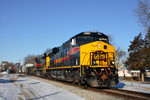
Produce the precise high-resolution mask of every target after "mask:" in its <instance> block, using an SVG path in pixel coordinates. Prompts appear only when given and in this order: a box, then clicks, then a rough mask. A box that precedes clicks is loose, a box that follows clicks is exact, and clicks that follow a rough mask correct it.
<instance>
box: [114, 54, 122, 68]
mask: <svg viewBox="0 0 150 100" xmlns="http://www.w3.org/2000/svg"><path fill="white" fill-rule="evenodd" d="M115 57H116V58H117V60H118V63H119V66H117V69H119V68H121V63H120V61H119V58H118V56H117V54H116V53H115ZM115 63H116V61H115Z"/></svg>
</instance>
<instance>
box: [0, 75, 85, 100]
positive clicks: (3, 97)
mask: <svg viewBox="0 0 150 100" xmlns="http://www.w3.org/2000/svg"><path fill="white" fill-rule="evenodd" d="M0 100H84V98H81V97H79V96H77V95H76V94H74V93H71V92H69V91H67V90H64V89H62V88H59V87H56V86H54V85H52V84H49V83H45V82H41V81H38V80H35V79H30V78H28V77H23V76H22V77H18V76H17V75H12V74H5V75H3V74H0Z"/></svg>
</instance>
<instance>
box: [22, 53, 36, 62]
mask: <svg viewBox="0 0 150 100" xmlns="http://www.w3.org/2000/svg"><path fill="white" fill-rule="evenodd" d="M37 56H38V55H31V54H30V55H27V56H26V57H24V64H27V63H32V64H34V59H35V58H36V57H37Z"/></svg>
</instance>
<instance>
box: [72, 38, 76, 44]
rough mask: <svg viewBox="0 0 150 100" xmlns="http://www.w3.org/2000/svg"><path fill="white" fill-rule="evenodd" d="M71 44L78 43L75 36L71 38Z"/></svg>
mask: <svg viewBox="0 0 150 100" xmlns="http://www.w3.org/2000/svg"><path fill="white" fill-rule="evenodd" d="M71 45H72V46H74V45H76V38H73V39H72V40H71Z"/></svg>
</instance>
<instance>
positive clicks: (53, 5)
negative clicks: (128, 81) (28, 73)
mask: <svg viewBox="0 0 150 100" xmlns="http://www.w3.org/2000/svg"><path fill="white" fill-rule="evenodd" d="M136 7H137V0H0V63H1V62H2V61H9V62H14V63H16V62H18V61H19V60H20V59H21V61H22V62H23V58H24V57H25V56H27V55H28V54H35V55H36V54H42V53H43V52H44V51H45V50H46V49H47V48H53V47H55V46H60V45H61V44H62V43H63V42H65V41H67V40H68V39H70V38H71V37H72V36H74V35H76V34H78V33H80V32H83V31H100V32H103V33H105V34H110V35H112V36H113V40H114V43H115V44H114V46H115V47H118V46H121V47H122V48H123V49H124V50H125V51H127V49H128V46H129V45H130V41H132V40H133V38H134V36H136V35H138V34H139V33H140V32H142V31H143V28H142V27H140V26H139V24H138V23H137V18H136V16H135V13H134V10H135V9H136Z"/></svg>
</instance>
